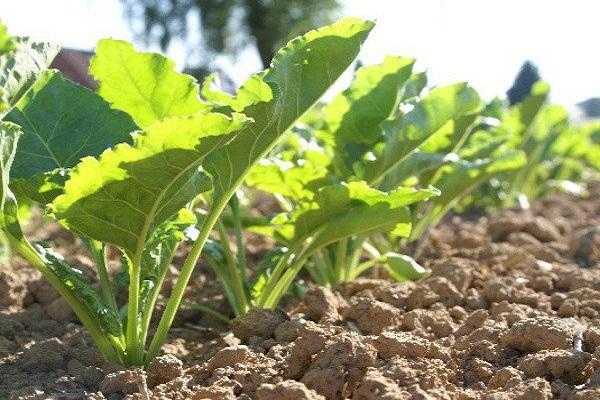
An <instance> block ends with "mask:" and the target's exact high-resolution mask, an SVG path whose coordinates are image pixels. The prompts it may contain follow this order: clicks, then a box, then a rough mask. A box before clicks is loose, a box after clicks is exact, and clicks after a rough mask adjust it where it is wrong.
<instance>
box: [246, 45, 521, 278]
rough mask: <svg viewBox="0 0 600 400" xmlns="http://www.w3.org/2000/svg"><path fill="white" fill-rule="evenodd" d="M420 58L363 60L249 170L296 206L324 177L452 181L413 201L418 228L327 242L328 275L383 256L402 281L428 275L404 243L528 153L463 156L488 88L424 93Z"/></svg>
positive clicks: (317, 273)
mask: <svg viewBox="0 0 600 400" xmlns="http://www.w3.org/2000/svg"><path fill="white" fill-rule="evenodd" d="M413 65H414V60H413V59H409V58H402V57H386V58H385V60H384V62H383V63H382V64H377V65H371V66H366V67H362V68H360V69H359V70H357V71H356V75H355V78H354V80H353V82H352V84H351V85H350V87H349V88H348V89H346V90H345V91H343V92H342V93H341V94H339V95H338V96H336V97H335V98H334V99H333V100H332V101H331V102H330V103H329V104H325V105H323V107H322V108H321V109H320V110H318V111H316V112H314V113H313V114H311V115H310V116H309V117H308V118H306V119H305V120H304V122H305V125H304V127H302V128H299V129H296V132H295V136H290V137H288V140H287V141H286V142H284V145H283V146H281V147H279V148H277V149H276V151H275V153H274V154H273V156H272V160H271V162H270V163H268V164H263V165H259V166H257V167H256V168H255V169H254V170H253V172H252V173H251V174H250V176H249V179H248V183H249V184H250V185H251V186H254V187H256V188H259V189H261V190H263V191H267V192H271V193H274V194H275V196H276V197H277V199H278V200H279V202H280V204H281V205H282V207H283V208H284V209H288V210H291V209H293V208H294V207H295V206H296V205H297V204H300V203H302V201H304V199H306V198H310V196H312V193H313V191H314V188H316V187H319V186H320V185H322V184H323V181H333V182H335V181H340V182H344V181H349V182H351V181H364V182H366V183H367V184H368V185H370V186H371V187H373V188H376V189H379V190H383V191H396V190H404V189H402V188H405V187H407V186H409V187H415V188H421V190H423V189H425V188H428V187H436V188H439V187H443V189H444V190H442V191H441V195H440V196H437V197H433V198H432V199H431V200H430V201H428V202H422V203H421V202H415V203H413V204H411V209H412V217H411V218H412V221H411V222H412V223H411V224H412V225H413V229H412V232H411V233H410V234H409V233H407V234H406V235H398V234H397V232H391V233H386V232H370V233H368V234H355V235H351V236H348V237H345V238H340V240H338V241H336V242H335V243H332V244H330V245H329V246H326V247H324V248H322V249H319V251H318V252H316V254H315V255H314V256H313V257H312V262H311V263H310V264H309V266H308V267H307V270H308V272H309V273H310V274H311V276H312V278H313V280H315V281H316V282H317V283H319V284H321V285H327V286H336V285H337V284H339V283H340V282H345V281H351V280H353V279H355V278H356V277H357V276H358V275H360V274H361V273H362V272H364V271H365V270H367V269H369V268H371V267H373V266H375V265H379V264H381V265H383V266H384V268H386V270H387V271H388V273H389V274H390V276H392V277H393V278H394V279H396V280H398V281H402V280H406V279H418V278H421V277H424V276H427V271H426V270H424V269H422V268H421V267H419V266H418V264H416V263H415V262H414V260H412V261H411V260H410V259H409V258H407V257H406V256H403V257H400V258H399V257H398V255H397V254H396V253H395V250H396V249H397V248H398V246H399V244H400V243H402V242H406V241H407V240H415V239H417V238H420V237H421V236H422V235H423V233H424V232H425V231H426V230H427V229H428V228H429V227H430V226H431V225H433V224H435V223H437V222H438V221H439V220H440V219H441V218H442V217H443V216H444V215H445V214H446V213H447V212H448V211H449V210H450V209H451V208H452V207H453V206H454V205H455V204H456V203H457V202H458V201H459V200H460V199H461V198H463V197H464V196H466V195H467V193H468V192H469V191H472V190H474V188H475V187H476V186H477V185H478V184H479V183H481V182H483V181H484V180H485V179H489V178H490V177H491V176H494V175H495V174H498V173H500V172H502V171H506V170H509V169H514V168H517V167H518V166H519V165H521V163H522V161H523V160H522V154H520V153H518V152H517V153H509V154H503V155H502V157H501V158H498V159H495V158H492V159H487V158H485V159H474V160H472V161H471V160H466V159H462V158H460V157H459V156H458V155H457V154H456V153H457V152H458V151H459V150H460V149H461V148H462V147H463V146H464V145H465V143H466V142H467V140H468V138H469V136H470V134H471V131H472V127H473V126H474V125H475V124H476V122H477V121H478V113H479V111H480V100H479V96H478V95H477V93H476V92H475V90H473V89H472V88H470V87H469V86H468V85H466V84H465V83H458V84H454V85H450V86H446V87H439V88H434V89H432V90H431V91H429V92H428V93H423V90H424V88H425V86H426V82H427V77H426V75H425V73H414V72H413V71H412V68H413ZM263 231H264V229H263ZM278 239H280V238H278ZM365 255H366V256H367V258H366V260H365V259H364V256H365Z"/></svg>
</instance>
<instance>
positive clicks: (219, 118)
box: [53, 113, 247, 255]
mask: <svg viewBox="0 0 600 400" xmlns="http://www.w3.org/2000/svg"><path fill="white" fill-rule="evenodd" d="M246 124H247V119H246V118H244V117H243V116H241V115H239V114H234V115H233V116H232V118H229V117H227V116H225V115H223V114H218V113H206V114H196V115H193V116H189V117H172V118H167V119H164V120H162V121H159V122H157V123H156V124H154V125H152V126H150V127H148V128H147V129H146V130H145V131H144V132H142V133H139V134H137V135H135V136H134V143H133V145H129V144H120V145H117V146H116V147H115V148H113V149H109V150H107V151H105V152H104V153H103V154H102V155H101V156H100V157H99V158H98V159H95V158H91V157H88V158H85V159H84V160H83V161H82V162H81V163H80V164H79V165H78V166H77V167H76V168H75V169H74V170H73V172H72V174H71V178H70V179H69V180H68V181H67V182H66V184H65V193H64V195H62V196H59V197H58V198H56V200H55V201H54V203H53V208H54V211H55V214H56V216H57V217H58V218H59V219H60V220H61V221H62V222H63V223H64V224H65V225H67V226H68V227H69V228H71V229H73V230H75V231H76V232H79V233H80V234H83V235H84V236H87V237H90V238H92V239H96V240H99V241H103V242H106V243H112V244H114V245H117V246H119V247H121V248H122V249H124V250H125V251H126V252H127V253H128V254H129V255H133V254H135V253H137V252H139V251H140V249H141V248H142V247H143V244H144V243H145V242H146V240H147V239H148V238H149V235H150V234H152V232H153V231H154V230H155V229H156V227H158V226H159V225H160V224H162V223H163V222H164V221H166V220H167V219H168V218H169V217H171V216H172V215H173V214H175V213H176V212H177V211H178V210H180V209H181V208H183V207H184V206H185V205H186V204H187V203H189V202H190V201H192V200H193V199H194V198H195V197H196V196H197V195H198V194H200V193H202V192H204V191H206V190H207V189H209V188H210V182H209V179H208V177H207V176H206V174H205V173H204V172H203V171H201V170H200V169H199V167H200V164H201V163H202V160H203V159H204V158H205V157H206V155H207V154H209V153H210V152H211V151H215V149H218V148H219V147H221V146H223V145H225V144H226V143H228V142H229V141H230V140H231V139H232V137H234V136H235V134H236V133H237V131H239V130H240V129H241V128H243V127H244V126H245V125H246Z"/></svg>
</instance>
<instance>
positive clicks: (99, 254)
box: [82, 239, 119, 314]
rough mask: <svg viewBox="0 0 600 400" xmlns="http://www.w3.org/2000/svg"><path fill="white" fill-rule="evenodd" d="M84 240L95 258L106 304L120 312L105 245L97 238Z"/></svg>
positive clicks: (114, 310)
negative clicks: (109, 271)
mask: <svg viewBox="0 0 600 400" xmlns="http://www.w3.org/2000/svg"><path fill="white" fill-rule="evenodd" d="M82 240H83V242H84V243H85V244H86V246H87V248H88V249H89V250H90V253H91V254H92V258H93V259H94V263H95V264H96V269H97V270H98V280H99V281H100V289H101V290H102V298H103V299H104V301H105V302H106V304H108V306H109V307H111V308H112V310H113V312H115V313H116V314H118V313H119V307H118V305H117V300H116V298H115V294H114V293H113V291H112V285H111V283H110V278H109V276H108V269H107V267H106V265H107V264H108V263H107V260H106V254H105V246H104V244H102V243H101V242H99V241H97V240H91V239H90V240H88V239H82Z"/></svg>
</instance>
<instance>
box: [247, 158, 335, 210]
mask: <svg viewBox="0 0 600 400" xmlns="http://www.w3.org/2000/svg"><path fill="white" fill-rule="evenodd" d="M326 175H327V169H326V168H325V167H320V166H316V165H314V164H312V163H310V162H305V163H304V164H303V165H302V166H299V165H295V164H293V163H291V162H284V161H279V160H274V161H271V162H263V163H260V164H258V165H256V166H255V167H254V168H252V171H251V172H250V174H249V175H248V178H247V179H246V184H248V185H249V186H252V187H255V188H257V189H260V190H263V191H265V192H269V193H275V194H279V195H281V196H284V197H286V198H288V199H291V200H294V201H299V200H301V199H307V198H311V197H312V196H313V195H314V192H315V191H316V190H317V189H318V188H319V187H321V186H322V185H323V184H324V183H325V184H326V183H332V182H330V179H329V178H328V177H326ZM327 181H329V182H327Z"/></svg>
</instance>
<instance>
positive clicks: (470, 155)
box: [0, 19, 600, 366]
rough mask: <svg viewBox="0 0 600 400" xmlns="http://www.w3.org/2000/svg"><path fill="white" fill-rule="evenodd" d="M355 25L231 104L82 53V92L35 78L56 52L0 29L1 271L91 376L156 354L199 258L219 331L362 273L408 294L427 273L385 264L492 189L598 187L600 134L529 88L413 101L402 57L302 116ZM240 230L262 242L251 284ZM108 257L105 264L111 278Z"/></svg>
mask: <svg viewBox="0 0 600 400" xmlns="http://www.w3.org/2000/svg"><path fill="white" fill-rule="evenodd" d="M372 28H373V23H372V22H369V21H361V20H358V19H344V20H341V21H339V22H337V23H335V24H333V25H330V26H326V27H324V28H321V29H318V30H315V31H311V32H308V33H307V34H305V35H304V36H301V37H298V38H296V39H294V40H292V41H290V42H289V43H288V44H287V46H285V47H284V48H282V49H281V50H280V51H279V52H278V53H277V54H276V56H275V57H274V59H273V61H272V63H271V67H270V68H269V69H267V70H265V71H263V72H261V73H258V74H256V75H254V76H252V77H250V78H249V79H248V80H247V81H246V83H244V84H243V85H242V86H241V87H240V88H239V89H238V91H237V93H236V94H235V95H232V94H227V93H224V92H223V91H222V90H221V88H220V87H219V82H218V80H217V79H216V77H215V76H210V77H208V78H207V80H206V81H205V82H204V83H203V85H202V88H201V89H200V88H199V87H198V85H197V84H196V82H195V80H194V79H193V78H192V77H190V76H187V75H184V74H180V73H178V72H176V71H175V70H174V64H173V62H172V61H170V60H168V59H166V58H165V57H163V56H161V55H158V54H152V53H142V52H138V51H136V50H135V49H134V48H133V47H132V46H131V45H130V44H128V43H125V42H122V41H116V40H103V41H101V42H100V43H99V45H98V49H97V53H96V56H95V57H94V60H93V62H92V66H91V71H92V73H93V74H94V76H95V77H96V78H97V79H98V80H99V81H100V87H99V89H98V93H94V92H92V91H89V90H87V89H84V88H82V87H80V86H78V85H76V84H74V83H73V82H70V81H68V80H67V79H65V78H63V77H62V76H61V75H60V74H59V73H58V72H55V71H49V70H47V65H48V63H49V62H50V60H51V58H52V56H53V55H54V54H55V52H56V48H55V47H54V46H51V45H47V44H39V43H38V44H35V43H31V42H29V41H28V40H27V39H23V38H8V39H6V38H5V37H4V36H3V35H4V30H3V28H2V26H0V67H1V68H2V69H1V70H2V71H3V72H2V75H1V77H0V78H1V79H2V80H1V81H0V83H1V84H2V86H1V87H0V90H1V94H2V96H3V97H2V101H3V103H2V104H3V109H2V110H3V111H2V114H1V115H0V116H1V117H2V119H3V120H2V121H0V177H1V182H0V228H1V233H2V235H1V237H0V256H5V254H6V251H5V249H6V250H7V249H8V247H9V246H10V248H11V250H13V251H14V252H16V253H19V254H20V255H22V256H23V257H24V258H25V259H27V260H28V261H29V262H30V263H31V264H32V265H33V266H35V267H36V268H37V269H38V270H39V271H40V272H41V273H42V274H43V276H44V277H45V278H46V279H48V281H49V282H50V283H51V284H52V285H53V287H55V288H56V289H57V290H58V292H59V293H60V294H61V295H62V296H63V297H64V298H65V300H66V301H67V303H68V304H69V305H70V306H71V307H72V309H73V310H74V312H75V313H76V315H77V316H78V317H79V319H80V320H81V322H82V323H83V324H84V325H85V327H86V328H87V329H88V331H89V333H90V335H91V336H92V338H93V339H94V341H95V342H96V343H97V345H98V348H99V350H100V351H101V353H102V354H103V355H104V357H105V358H106V359H107V360H109V361H112V362H117V363H120V364H123V365H133V366H141V365H147V364H148V363H149V362H150V361H151V360H152V359H153V358H154V357H155V356H156V355H157V354H158V352H159V351H160V348H161V346H162V344H163V343H164V341H165V339H166V337H167V334H168V331H169V329H170V326H171V324H172V323H173V320H174V318H175V315H176V312H177V310H178V308H179V306H180V304H181V301H182V298H183V296H184V293H185V290H186V287H187V284H188V282H189V280H190V278H191V275H192V272H193V270H194V268H195V267H196V265H197V264H198V260H199V258H200V256H201V255H204V256H205V259H206V260H207V261H208V263H209V264H210V266H211V267H212V269H213V270H214V272H215V275H216V277H217V279H218V280H219V281H220V283H221V284H222V286H223V291H224V294H225V296H226V298H227V300H228V301H229V303H230V306H231V312H232V313H233V314H235V315H240V314H244V313H246V312H248V310H249V309H251V308H252V307H267V308H274V307H277V306H278V304H279V302H280V300H281V298H282V297H283V296H284V295H285V294H286V293H301V292H302V287H301V285H300V284H296V285H295V281H296V278H297V276H298V274H299V273H300V272H301V270H302V269H306V272H307V276H310V277H311V278H312V279H314V280H315V281H316V282H317V283H319V284H322V285H328V286H335V285H337V284H339V283H341V282H345V281H351V280H353V279H355V278H357V277H358V276H360V275H361V274H363V273H365V272H366V271H367V270H369V269H370V268H372V267H375V266H378V265H380V266H381V267H382V268H383V269H384V271H386V272H387V275H389V276H390V277H391V278H392V279H395V280H397V281H399V282H401V281H405V280H416V279H421V278H424V277H426V276H428V274H429V271H428V270H426V269H425V268H423V267H421V266H420V265H419V264H418V262H417V261H416V260H414V259H412V258H411V257H409V256H407V255H402V254H398V253H397V252H396V251H397V250H398V248H401V247H400V246H403V245H405V244H406V243H407V242H409V241H412V240H419V239H420V238H422V237H424V236H425V235H426V232H427V230H428V229H429V228H430V227H431V226H433V225H434V224H436V223H438V222H439V221H440V220H441V219H442V218H443V217H444V216H445V215H446V214H447V213H448V212H450V211H451V210H452V209H453V208H454V207H456V206H458V205H460V206H461V207H465V206H468V205H469V204H470V203H469V202H470V201H473V199H475V200H474V201H483V202H485V204H494V203H495V202H496V200H498V199H500V197H501V195H502V194H504V195H506V193H500V192H501V191H507V192H508V193H510V194H511V195H513V196H523V195H527V196H531V197H535V196H539V195H541V194H543V193H545V192H546V191H549V190H555V189H556V188H569V187H573V186H572V185H570V184H573V185H574V183H573V181H580V180H581V178H582V176H584V175H585V174H586V173H588V171H592V170H596V171H597V170H598V167H599V165H598V164H599V163H598V160H599V159H600V157H598V156H599V155H600V147H599V146H600V134H599V133H598V132H600V128H599V127H598V126H597V125H590V126H587V127H573V126H571V125H569V121H568V116H567V114H566V112H565V111H564V110H563V109H562V108H560V107H557V106H547V105H546V104H545V102H546V98H547V95H548V86H547V85H546V84H544V83H542V82H538V83H536V84H535V85H534V86H533V89H532V93H531V95H530V96H529V97H527V98H525V99H524V100H523V101H522V102H521V103H519V104H518V105H516V106H514V107H512V108H509V109H506V108H505V107H504V106H503V105H502V104H501V102H499V101H498V100H494V101H493V102H492V103H490V104H488V105H487V106H486V107H482V105H481V104H480V103H481V102H480V99H479V96H478V94H477V93H476V92H475V90H474V89H472V88H471V87H469V86H468V85H467V84H466V83H458V84H454V85H450V86H445V87H439V88H435V89H432V90H430V91H427V92H425V85H426V82H427V77H426V75H425V74H424V73H421V72H414V71H413V64H414V60H412V59H407V58H401V57H387V58H386V59H385V60H384V61H383V63H381V64H379V65H373V66H367V67H363V68H361V69H359V70H357V72H356V75H355V79H354V81H353V82H352V84H351V85H350V87H349V88H348V89H346V90H344V91H343V92H342V93H341V94H339V95H338V96H336V97H334V99H333V100H332V101H331V102H330V103H329V104H325V105H323V104H319V105H318V106H317V107H314V106H315V105H316V104H317V102H318V101H319V99H320V98H321V97H322V96H323V94H324V93H325V92H327V91H328V90H329V88H330V87H331V86H332V85H333V84H334V82H335V81H336V79H337V78H338V77H339V76H340V75H341V74H342V73H343V72H344V71H345V70H346V69H347V68H348V67H349V66H350V65H351V63H352V62H353V60H354V59H355V58H356V56H357V55H358V52H359V50H360V47H361V45H362V43H363V42H364V40H365V39H366V37H367V36H368V34H369V32H370V31H371V29H372ZM3 43H4V44H3ZM10 43H13V44H14V47H11V45H10ZM1 46H4V48H5V49H6V50H1V49H2V47H1ZM200 95H201V96H202V99H201V98H200ZM311 110H312V111H311ZM266 156H268V158H267V159H265V157H266ZM244 182H246V183H247V184H248V185H250V186H253V187H255V188H258V189H260V190H262V191H263V192H268V193H272V194H274V197H275V199H276V201H278V202H279V204H280V205H281V210H279V211H280V212H277V213H274V215H268V216H257V215H247V214H246V209H245V206H244V198H245V195H246V194H248V193H249V192H248V191H247V190H245V189H243V188H241V187H242V184H243V183H244ZM487 182H497V183H499V184H498V185H496V186H493V185H491V184H488V183H487ZM250 193H251V194H252V192H250ZM473 193H475V195H473V196H472V197H468V195H469V194H473ZM15 195H16V196H15ZM262 195H264V193H263V194H262ZM508 197H510V196H508ZM17 201H18V202H19V203H17ZM33 202H37V203H40V204H41V205H43V206H45V207H47V208H48V210H49V211H50V214H51V215H52V216H53V217H54V218H56V219H57V220H58V221H59V222H61V223H62V224H63V226H64V227H65V228H67V229H69V230H70V231H71V232H72V233H74V234H76V235H78V236H79V237H80V238H81V240H82V241H83V243H85V244H86V246H87V249H88V251H89V253H90V256H91V258H92V259H93V261H94V264H95V268H96V273H97V281H98V286H99V287H98V288H96V286H95V285H94V284H93V283H92V280H91V279H88V277H86V276H84V275H83V274H82V273H81V271H79V270H77V269H76V268H74V267H73V266H71V265H69V264H68V263H66V262H65V261H64V259H63V258H62V257H61V256H60V255H59V254H58V253H57V252H56V251H55V250H53V249H50V248H49V247H48V246H46V245H44V244H32V243H30V242H29V241H28V240H27V238H26V237H25V236H24V235H23V233H22V230H21V228H20V225H21V222H22V221H23V218H22V216H23V210H24V209H26V208H27V207H30V206H31V204H33ZM247 231H254V232H261V233H263V234H266V235H270V236H272V238H273V239H274V240H275V242H277V243H276V247H275V248H274V249H271V251H269V252H268V253H267V254H266V256H265V257H264V259H263V260H262V262H261V263H260V265H259V268H258V270H257V271H256V272H255V273H254V274H252V269H251V268H249V267H250V265H249V263H248V261H247V259H246V253H245V247H246V246H245V233H246V232H247ZM184 241H187V242H189V243H190V246H189V247H188V250H189V251H188V252H187V255H186V258H185V261H184V262H183V264H182V265H181V266H178V267H179V277H178V278H177V280H176V282H175V284H174V285H173V287H172V290H171V293H170V294H169V296H168V298H167V299H166V301H165V308H164V311H163V313H162V315H161V316H160V320H159V321H158V323H157V325H156V329H150V326H151V322H152V318H153V315H154V314H155V313H154V309H155V305H156V303H157V301H158V299H159V295H160V293H161V288H162V286H163V283H164V281H165V278H166V276H167V274H168V271H169V265H170V264H171V263H172V262H173V258H174V254H175V253H176V252H178V248H179V245H180V244H181V243H182V242H184ZM107 247H114V248H116V250H117V251H118V252H119V253H120V255H121V259H122V271H121V273H119V274H117V275H116V276H113V277H111V276H110V274H109V269H108V260H107V257H108V252H107ZM118 290H126V291H127V294H128V296H127V301H126V302H124V303H123V304H119V303H118V302H117V299H119V298H121V297H119V296H117V293H116V292H117V291H118ZM196 308H200V309H203V310H205V311H207V308H206V307H204V306H200V305H196ZM207 312H210V313H211V314H212V315H217V316H218V317H219V318H220V319H225V320H226V319H227V316H223V315H221V314H219V313H217V312H215V311H207ZM150 332H154V335H153V336H152V338H151V341H150V343H149V344H148V343H147V341H148V339H149V337H150Z"/></svg>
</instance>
